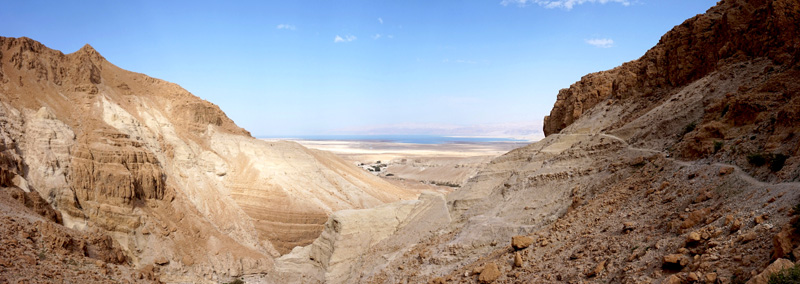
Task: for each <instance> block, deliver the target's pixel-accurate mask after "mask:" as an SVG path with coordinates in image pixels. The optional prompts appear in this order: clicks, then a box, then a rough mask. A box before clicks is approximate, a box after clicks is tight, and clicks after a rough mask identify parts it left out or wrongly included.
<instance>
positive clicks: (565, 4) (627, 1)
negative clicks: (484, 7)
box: [500, 0, 631, 10]
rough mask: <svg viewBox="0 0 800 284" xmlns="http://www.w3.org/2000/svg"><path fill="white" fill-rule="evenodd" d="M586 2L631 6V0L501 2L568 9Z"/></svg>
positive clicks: (504, 3)
mask: <svg viewBox="0 0 800 284" xmlns="http://www.w3.org/2000/svg"><path fill="white" fill-rule="evenodd" d="M584 3H600V4H606V3H620V4H622V6H629V5H631V0H502V1H501V2H500V4H501V5H503V6H508V5H509V4H517V5H519V6H527V5H528V4H537V5H539V6H542V7H545V8H548V9H552V8H562V9H566V10H571V9H572V7H574V6H575V5H581V4H584Z"/></svg>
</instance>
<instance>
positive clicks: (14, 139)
mask: <svg viewBox="0 0 800 284" xmlns="http://www.w3.org/2000/svg"><path fill="white" fill-rule="evenodd" d="M0 126H2V127H0V186H2V187H3V188H4V189H3V190H8V191H11V190H14V189H19V190H21V191H23V192H30V193H33V194H35V195H37V196H40V197H41V200H42V202H43V204H46V206H45V207H48V208H49V207H52V208H54V209H55V210H54V211H52V210H51V211H52V212H54V213H52V214H49V215H48V214H45V215H47V216H50V217H52V218H51V219H53V220H55V219H56V217H57V219H58V221H59V222H61V223H63V224H64V226H66V227H68V228H73V229H76V230H78V231H92V232H98V233H99V234H106V235H108V236H110V237H111V239H110V240H113V242H115V243H117V244H118V247H119V249H120V251H122V252H123V253H124V257H125V259H124V261H121V262H119V263H121V264H125V265H130V266H132V267H133V268H141V267H145V266H148V265H151V266H153V267H155V268H156V269H155V270H160V272H161V273H160V278H161V280H165V281H211V280H225V279H230V277H233V276H237V275H242V274H243V273H264V272H267V271H271V270H273V267H272V263H273V258H275V257H277V256H279V255H280V254H282V253H287V252H289V251H290V250H291V249H292V248H293V247H294V246H296V245H307V244H310V243H311V242H312V241H313V240H314V239H315V238H316V237H317V236H319V234H320V233H321V232H322V230H323V226H324V223H325V222H326V220H327V216H328V215H330V214H331V213H332V212H334V211H338V210H344V209H356V208H369V207H374V206H378V205H381V204H384V203H386V202H392V201H398V200H402V199H414V198H415V194H414V193H411V192H408V191H405V190H403V189H400V188H397V187H395V186H393V185H391V184H389V183H386V182H384V181H382V180H380V179H378V178H376V177H374V176H372V175H370V174H367V173H365V172H363V171H361V170H360V169H358V168H356V167H354V166H352V165H350V164H349V163H346V162H344V161H343V160H341V159H339V158H337V157H336V156H333V155H331V154H328V153H323V152H319V151H312V150H309V149H306V148H304V147H302V146H300V145H298V144H296V143H291V142H283V141H280V142H266V141H261V140H257V139H254V138H252V137H251V136H250V134H249V133H248V132H247V131H246V130H244V129H242V128H240V127H238V126H236V124H234V122H233V121H232V120H230V119H229V118H228V117H227V116H226V115H225V114H224V113H223V112H222V111H221V110H220V109H219V107H217V106H216V105H214V104H211V103H209V102H206V101H204V100H201V99H199V98H197V97H195V96H193V95H192V94H190V93H189V92H187V91H186V90H184V89H182V88H181V87H179V86H177V85H175V84H172V83H168V82H165V81H162V80H159V79H155V78H151V77H148V76H145V75H143V74H138V73H133V72H129V71H125V70H122V69H120V68H118V67H116V66H114V65H113V64H111V63H109V62H108V61H107V60H106V59H105V58H103V57H102V56H101V55H100V54H99V53H98V52H97V51H96V50H94V49H93V48H92V47H91V46H89V45H86V46H84V47H83V48H81V49H80V50H78V51H77V52H74V53H71V54H63V53H61V52H59V51H56V50H52V49H49V48H47V47H45V46H44V45H42V44H41V43H39V42H36V41H34V40H31V39H28V38H2V37H0ZM51 215H52V216H51Z"/></svg>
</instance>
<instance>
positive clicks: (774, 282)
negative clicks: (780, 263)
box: [767, 265, 800, 284]
mask: <svg viewBox="0 0 800 284" xmlns="http://www.w3.org/2000/svg"><path fill="white" fill-rule="evenodd" d="M767 283H768V284H789V283H794V284H797V283H800V265H795V266H792V267H789V268H786V269H783V270H781V271H778V272H775V273H773V274H771V275H770V276H769V280H767Z"/></svg>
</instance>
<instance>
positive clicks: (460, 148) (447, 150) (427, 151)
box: [262, 138, 533, 162]
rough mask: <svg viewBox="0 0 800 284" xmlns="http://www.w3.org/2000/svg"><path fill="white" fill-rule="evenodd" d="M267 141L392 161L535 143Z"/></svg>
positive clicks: (479, 152)
mask: <svg viewBox="0 0 800 284" xmlns="http://www.w3.org/2000/svg"><path fill="white" fill-rule="evenodd" d="M262 140H266V141H276V140H287V141H294V142H297V143H299V144H300V145H303V146H305V147H307V148H311V149H317V150H323V151H329V152H332V153H335V154H338V155H339V156H342V157H343V158H346V159H348V160H353V161H361V162H367V161H376V160H383V161H389V160H392V159H397V158H408V157H429V158H434V157H476V156H499V155H502V154H505V153H507V152H508V151H511V150H513V149H516V148H519V147H523V146H525V145H528V144H530V143H533V142H529V141H513V142H512V141H509V142H463V143H443V144H414V143H398V142H386V141H375V140H303V139H291V138H288V139H276V138H269V139H262Z"/></svg>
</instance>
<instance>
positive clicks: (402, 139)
mask: <svg viewBox="0 0 800 284" xmlns="http://www.w3.org/2000/svg"><path fill="white" fill-rule="evenodd" d="M257 138H258V139H263V140H290V141H347V142H383V143H403V144H423V145H438V144H481V143H533V142H535V141H537V140H529V139H518V138H512V137H489V136H443V135H441V136H440V135H292V136H289V135H287V136H285V137H277V136H262V137H257Z"/></svg>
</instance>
